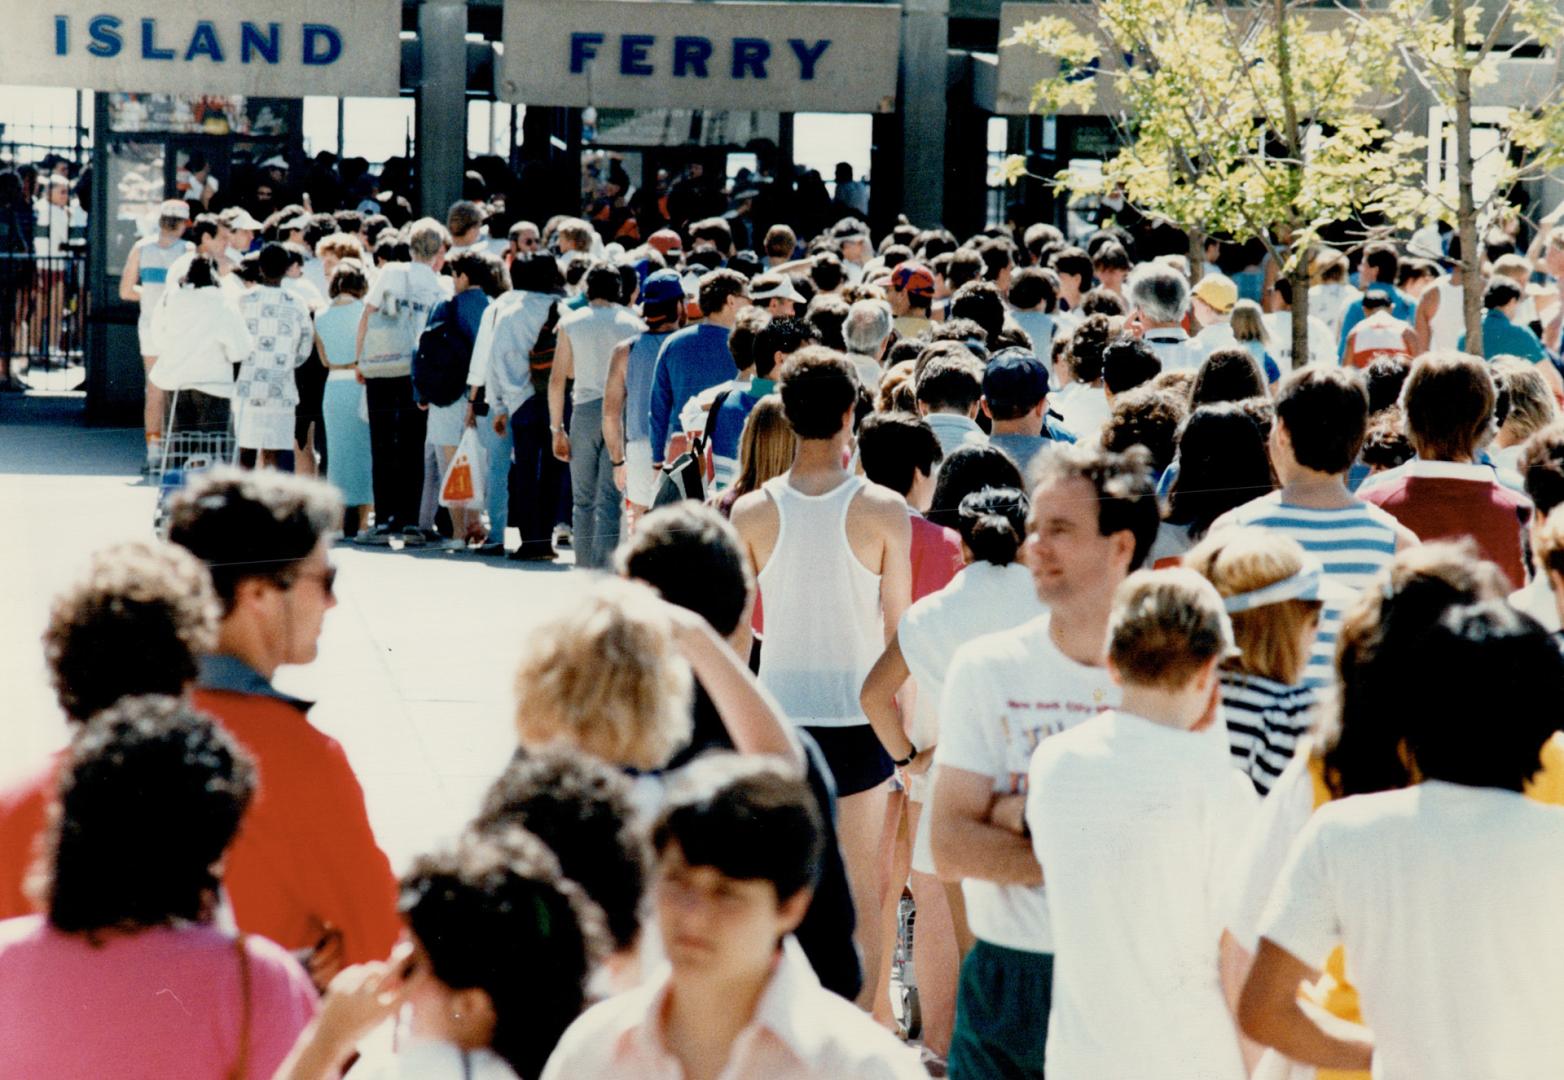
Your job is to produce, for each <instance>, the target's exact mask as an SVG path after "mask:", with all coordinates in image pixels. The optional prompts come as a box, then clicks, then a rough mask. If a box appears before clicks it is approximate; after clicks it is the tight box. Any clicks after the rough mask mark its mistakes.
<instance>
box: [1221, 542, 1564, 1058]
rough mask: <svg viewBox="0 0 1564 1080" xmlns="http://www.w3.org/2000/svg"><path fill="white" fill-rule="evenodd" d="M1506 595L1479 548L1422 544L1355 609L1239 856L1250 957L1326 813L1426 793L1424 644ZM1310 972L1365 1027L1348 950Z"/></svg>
mask: <svg viewBox="0 0 1564 1080" xmlns="http://www.w3.org/2000/svg"><path fill="white" fill-rule="evenodd" d="M1507 589H1508V585H1507V583H1506V581H1505V578H1504V575H1503V574H1502V573H1501V572H1500V571H1499V568H1498V567H1496V566H1495V565H1494V564H1492V563H1489V562H1483V561H1481V560H1479V559H1477V558H1475V557H1474V553H1473V550H1472V548H1471V546H1470V545H1469V544H1449V543H1431V544H1422V545H1419V546H1417V547H1413V548H1409V549H1408V550H1406V551H1403V552H1401V553H1399V554H1397V556H1396V557H1395V561H1394V562H1393V563H1392V564H1391V565H1390V568H1389V570H1388V571H1386V572H1385V573H1384V574H1382V575H1381V576H1380V578H1379V582H1378V584H1377V586H1375V587H1371V588H1368V589H1365V590H1364V591H1363V593H1362V594H1361V595H1360V596H1359V597H1358V600H1357V602H1356V603H1355V604H1353V605H1352V607H1350V608H1349V609H1348V611H1347V613H1346V616H1345V618H1344V620H1343V622H1342V625H1341V631H1340V634H1339V637H1338V641H1337V648H1336V663H1337V671H1338V683H1337V687H1336V695H1335V700H1334V703H1333V704H1332V705H1329V706H1327V711H1326V712H1324V713H1322V714H1321V715H1320V716H1319V718H1318V723H1317V726H1316V735H1315V736H1313V737H1311V738H1306V739H1301V740H1299V743H1298V749H1297V752H1296V754H1295V755H1294V757H1293V759H1292V762H1291V763H1290V764H1289V765H1288V766H1287V768H1286V769H1285V770H1283V772H1282V775H1281V776H1280V777H1279V778H1277V780H1276V782H1275V784H1273V785H1272V787H1271V794H1270V795H1269V796H1268V797H1267V798H1266V800H1265V801H1264V802H1263V803H1262V804H1261V809H1260V814H1259V817H1258V819H1257V820H1256V822H1255V825H1254V827H1253V829H1252V831H1251V833H1250V840H1249V843H1248V844H1247V846H1246V848H1245V850H1244V851H1243V852H1242V853H1241V858H1240V862H1239V865H1240V866H1241V867H1243V871H1242V877H1241V879H1240V880H1239V882H1238V885H1239V888H1238V891H1237V894H1236V898H1235V901H1236V902H1235V903H1234V905H1233V907H1232V909H1231V910H1232V912H1233V916H1232V921H1231V922H1230V923H1229V926H1228V929H1229V930H1230V931H1231V932H1232V934H1233V936H1234V938H1235V939H1236V940H1237V942H1238V943H1239V944H1240V945H1241V946H1242V947H1243V948H1244V949H1246V950H1249V952H1250V953H1252V952H1253V950H1254V949H1255V946H1256V943H1257V941H1258V937H1259V925H1260V918H1261V915H1262V913H1263V912H1264V910H1265V908H1266V904H1267V901H1268V900H1269V899H1270V897H1271V894H1272V891H1273V888H1274V886H1275V884H1276V882H1277V880H1278V878H1279V877H1280V876H1281V874H1282V869H1283V864H1284V863H1285V862H1286V859H1287V855H1288V852H1289V851H1290V850H1291V849H1292V846H1293V841H1294V840H1295V839H1296V838H1297V836H1298V834H1299V833H1301V832H1302V831H1303V830H1304V828H1305V826H1307V825H1308V824H1309V821H1310V819H1311V818H1312V816H1313V815H1314V812H1315V811H1316V810H1317V809H1318V808H1319V807H1321V806H1323V805H1325V804H1326V803H1329V802H1333V801H1336V800H1341V799H1345V798H1347V797H1348V796H1352V795H1369V794H1373V793H1376V792H1386V791H1395V790H1397V789H1400V788H1405V787H1407V786H1409V785H1412V784H1414V783H1416V782H1417V780H1418V779H1419V776H1418V774H1417V773H1416V772H1415V771H1414V768H1413V766H1412V763H1411V762H1410V761H1409V759H1408V757H1407V755H1406V754H1405V753H1404V750H1405V748H1406V747H1407V745H1408V744H1409V740H1410V739H1411V738H1412V734H1411V733H1412V731H1413V729H1414V728H1416V727H1417V726H1418V725H1420V724H1422V723H1424V722H1425V721H1426V720H1427V716H1426V715H1425V713H1424V712H1423V711H1421V710H1420V709H1418V708H1417V707H1415V705H1414V703H1413V700H1412V697H1411V695H1414V694H1415V692H1416V691H1417V689H1418V687H1419V686H1420V685H1422V684H1424V683H1426V682H1428V681H1429V680H1430V679H1431V678H1433V677H1434V675H1435V669H1433V668H1430V667H1429V666H1428V663H1427V660H1426V657H1425V635H1426V633H1427V631H1428V630H1429V628H1430V627H1432V626H1434V625H1435V624H1437V623H1438V622H1439V620H1440V618H1441V616H1443V615H1444V613H1445V612H1446V611H1448V610H1450V609H1451V608H1454V607H1457V606H1459V605H1462V604H1474V603H1483V602H1485V601H1490V600H1496V599H1502V598H1503V597H1504V595H1505V592H1506V591H1507ZM1474 670H1475V669H1473V668H1472V667H1470V666H1466V667H1464V668H1462V669H1461V670H1459V671H1458V672H1455V673H1454V677H1455V678H1457V679H1466V680H1472V681H1473V682H1474V684H1476V685H1479V686H1484V687H1490V688H1492V686H1493V684H1492V682H1491V680H1488V679H1478V678H1475V677H1474V675H1473V671H1474ZM1493 715H1495V716H1499V715H1503V714H1502V712H1496V713H1494V714H1493ZM1466 719H1467V720H1470V716H1468V717H1466ZM1561 742H1564V739H1560V738H1555V739H1554V740H1552V741H1551V742H1549V743H1548V744H1547V745H1546V746H1545V747H1544V748H1543V750H1542V762H1543V765H1544V768H1543V771H1542V773H1539V776H1538V778H1537V781H1536V784H1537V786H1536V788H1535V793H1537V794H1542V793H1545V792H1547V791H1554V790H1557V788H1556V786H1555V782H1554V780H1553V778H1554V777H1556V776H1557V774H1558V773H1559V771H1560V768H1561V767H1564V752H1561V747H1560V743H1561ZM1544 774H1545V775H1544ZM1544 785H1546V786H1544ZM1308 961H1309V962H1310V963H1314V964H1319V965H1321V967H1322V970H1323V971H1324V972H1325V975H1326V978H1325V979H1323V980H1322V981H1321V983H1320V985H1319V986H1318V987H1317V989H1316V992H1315V994H1314V997H1315V998H1316V1000H1317V1001H1318V1003H1319V1004H1320V1005H1321V1006H1323V1007H1324V1008H1325V1009H1326V1010H1327V1011H1329V1012H1331V1013H1332V1014H1333V1015H1335V1016H1338V1017H1341V1018H1343V1019H1348V1020H1354V1021H1358V1020H1361V1016H1360V1014H1359V1013H1358V1008H1357V993H1356V991H1355V990H1354V989H1353V988H1352V987H1351V986H1350V985H1348V984H1347V982H1346V965H1345V961H1344V959H1343V955H1342V952H1341V950H1340V949H1337V950H1335V952H1333V953H1331V954H1330V955H1329V956H1328V957H1327V956H1325V955H1320V956H1314V957H1309V958H1308ZM1363 1075H1364V1077H1366V1076H1367V1074H1366V1073H1365V1074H1363ZM1471 1075H1478V1073H1473V1074H1471Z"/></svg>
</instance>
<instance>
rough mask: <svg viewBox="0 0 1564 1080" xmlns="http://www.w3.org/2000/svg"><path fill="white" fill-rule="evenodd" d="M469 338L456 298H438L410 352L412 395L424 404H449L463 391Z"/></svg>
mask: <svg viewBox="0 0 1564 1080" xmlns="http://www.w3.org/2000/svg"><path fill="white" fill-rule="evenodd" d="M472 346H473V342H472V339H471V338H469V337H468V336H467V332H466V331H465V330H463V329H462V324H461V320H460V319H459V318H457V315H456V301H454V300H442V301H441V302H440V303H439V304H438V305H436V306H435V309H434V311H432V312H430V314H429V322H428V325H426V326H425V327H424V332H423V334H422V335H420V336H419V338H418V351H417V352H415V353H414V354H413V396H414V398H415V399H417V400H418V401H420V402H422V403H424V404H426V405H453V404H455V403H456V402H458V401H460V400H461V399H462V397H463V396H465V395H466V393H467V368H468V367H469V366H470V365H471V364H472Z"/></svg>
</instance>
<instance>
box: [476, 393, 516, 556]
mask: <svg viewBox="0 0 1564 1080" xmlns="http://www.w3.org/2000/svg"><path fill="white" fill-rule="evenodd" d="M478 445H479V446H481V447H483V452H484V454H485V455H486V460H487V462H488V465H487V469H488V475H487V476H485V477H484V482H485V484H487V488H486V489H485V490H486V492H487V495H488V506H487V509H488V511H489V540H490V542H492V543H498V544H503V543H504V542H505V526H506V525H507V524H509V522H507V521H506V517H507V516H508V515H509V513H510V455H511V440H510V436H509V435H508V434H507V435H496V434H495V433H494V413H493V412H492V411H491V412H490V413H489V415H488V416H480V417H478Z"/></svg>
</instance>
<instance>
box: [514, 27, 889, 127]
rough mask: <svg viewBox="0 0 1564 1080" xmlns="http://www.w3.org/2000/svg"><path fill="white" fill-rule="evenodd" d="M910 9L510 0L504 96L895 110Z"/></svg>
mask: <svg viewBox="0 0 1564 1080" xmlns="http://www.w3.org/2000/svg"><path fill="white" fill-rule="evenodd" d="M900 26H901V7H900V5H893V4H749V3H734V4H728V3H681V2H667V3H659V2H634V3H630V2H624V0H508V2H507V3H506V5H505V59H504V64H503V73H502V77H501V80H500V95H499V96H500V98H501V99H502V100H504V101H512V102H517V103H520V104H525V105H562V106H576V107H585V106H589V105H595V106H602V107H605V108H623V109H636V108H639V109H657V108H664V109H713V108H721V109H734V110H767V111H772V112H890V111H892V110H893V109H894V108H895V107H896V65H897V57H898V54H899V52H900V47H901V29H900Z"/></svg>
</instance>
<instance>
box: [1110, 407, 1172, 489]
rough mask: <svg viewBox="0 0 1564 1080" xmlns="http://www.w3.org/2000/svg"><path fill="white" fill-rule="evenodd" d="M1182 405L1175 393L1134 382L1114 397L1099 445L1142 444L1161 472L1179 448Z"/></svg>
mask: <svg viewBox="0 0 1564 1080" xmlns="http://www.w3.org/2000/svg"><path fill="white" fill-rule="evenodd" d="M1184 413H1185V409H1184V407H1183V403H1182V402H1181V401H1180V400H1179V398H1178V397H1177V395H1175V394H1171V393H1168V392H1167V391H1163V390H1153V389H1152V388H1151V387H1149V386H1137V387H1136V388H1135V389H1133V390H1126V391H1125V392H1124V393H1122V394H1119V395H1117V396H1116V397H1115V398H1114V399H1113V414H1112V415H1111V416H1110V417H1109V419H1108V422H1107V423H1106V424H1104V425H1103V428H1102V448H1103V449H1104V450H1114V451H1123V450H1128V449H1129V448H1130V447H1132V446H1144V447H1145V448H1146V449H1147V450H1150V451H1151V465H1152V468H1153V469H1154V470H1156V472H1157V474H1158V475H1159V476H1160V475H1161V474H1162V471H1163V470H1164V469H1166V468H1167V467H1168V465H1169V464H1171V463H1172V461H1173V454H1174V452H1175V451H1176V450H1177V449H1178V440H1177V438H1176V436H1177V434H1178V429H1179V425H1180V424H1182V423H1183V422H1184Z"/></svg>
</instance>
